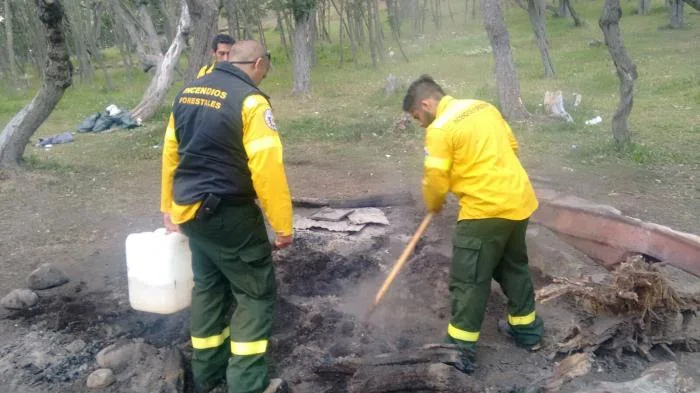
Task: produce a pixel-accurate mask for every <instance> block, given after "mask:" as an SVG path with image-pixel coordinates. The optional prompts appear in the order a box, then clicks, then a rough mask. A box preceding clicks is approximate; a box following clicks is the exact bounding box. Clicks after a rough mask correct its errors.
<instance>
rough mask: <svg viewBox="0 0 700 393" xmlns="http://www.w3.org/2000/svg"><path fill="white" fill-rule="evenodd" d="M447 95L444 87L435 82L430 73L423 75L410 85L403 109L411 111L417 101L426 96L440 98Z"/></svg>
mask: <svg viewBox="0 0 700 393" xmlns="http://www.w3.org/2000/svg"><path fill="white" fill-rule="evenodd" d="M444 95H445V91H443V90H442V87H440V85H438V84H437V82H435V80H434V79H433V78H432V77H431V76H430V75H421V76H420V78H418V79H416V80H415V81H413V83H411V86H409V87H408V91H407V92H406V96H405V97H404V98H403V111H404V112H411V111H412V110H413V107H414V105H416V102H418V101H421V100H424V99H426V98H436V99H438V100H439V99H440V98H442V97H443V96H444Z"/></svg>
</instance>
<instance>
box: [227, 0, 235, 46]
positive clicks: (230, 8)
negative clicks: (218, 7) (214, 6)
mask: <svg viewBox="0 0 700 393" xmlns="http://www.w3.org/2000/svg"><path fill="white" fill-rule="evenodd" d="M224 7H225V8H226V19H227V20H228V31H229V33H230V34H231V36H233V39H235V40H238V12H237V11H236V0H224Z"/></svg>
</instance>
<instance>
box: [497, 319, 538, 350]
mask: <svg viewBox="0 0 700 393" xmlns="http://www.w3.org/2000/svg"><path fill="white" fill-rule="evenodd" d="M538 318H539V317H538ZM540 321H541V320H538V321H537V322H540ZM498 331H499V332H501V333H503V334H505V335H506V336H508V337H510V338H512V339H513V340H514V341H515V344H516V345H517V346H519V347H520V348H524V349H527V350H528V351H531V352H535V351H538V350H540V349H541V348H542V342H538V343H535V344H532V345H526V344H522V343H520V342H518V340H517V338H516V335H515V333H514V332H513V329H512V328H511V326H510V324H509V323H508V321H506V320H505V319H500V320H498Z"/></svg>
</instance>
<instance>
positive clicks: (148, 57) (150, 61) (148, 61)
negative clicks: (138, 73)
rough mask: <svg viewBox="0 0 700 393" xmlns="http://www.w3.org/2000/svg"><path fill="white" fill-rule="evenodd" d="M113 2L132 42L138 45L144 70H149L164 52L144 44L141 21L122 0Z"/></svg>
mask: <svg viewBox="0 0 700 393" xmlns="http://www.w3.org/2000/svg"><path fill="white" fill-rule="evenodd" d="M111 4H112V9H113V10H114V14H115V15H116V17H117V19H119V20H120V21H121V22H122V23H121V25H122V26H123V27H124V30H126V32H127V35H128V36H129V39H130V40H131V43H132V44H134V46H135V47H136V54H137V56H138V57H139V60H140V61H141V67H142V69H143V71H144V72H147V71H148V70H150V69H151V68H153V67H156V66H158V64H160V61H161V56H162V52H160V51H158V52H155V53H153V52H150V51H149V48H148V47H146V46H145V45H144V42H143V41H144V40H142V39H141V34H140V33H139V27H140V26H139V25H140V23H139V21H138V19H137V18H136V16H135V15H134V13H133V12H132V11H131V10H129V9H128V8H126V5H125V4H124V3H123V2H121V1H113V2H111Z"/></svg>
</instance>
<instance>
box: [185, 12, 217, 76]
mask: <svg viewBox="0 0 700 393" xmlns="http://www.w3.org/2000/svg"><path fill="white" fill-rule="evenodd" d="M186 1H187V8H189V10H190V17H191V18H192V27H193V28H192V32H191V35H192V45H191V46H190V51H189V53H188V65H187V74H186V76H185V82H189V81H192V80H194V78H195V77H197V73H198V72H199V69H200V68H202V66H203V65H204V64H205V63H206V62H207V61H208V60H209V53H210V50H211V49H209V45H210V43H211V37H213V36H214V33H215V32H216V31H217V25H218V23H217V22H218V19H219V7H218V5H217V2H215V1H214V0H186Z"/></svg>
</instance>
